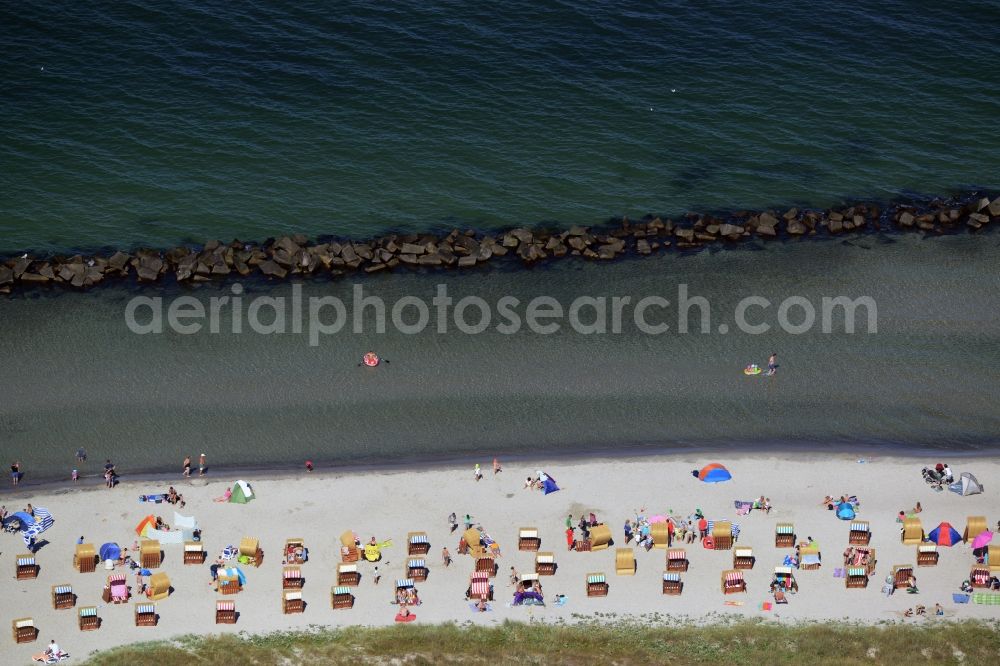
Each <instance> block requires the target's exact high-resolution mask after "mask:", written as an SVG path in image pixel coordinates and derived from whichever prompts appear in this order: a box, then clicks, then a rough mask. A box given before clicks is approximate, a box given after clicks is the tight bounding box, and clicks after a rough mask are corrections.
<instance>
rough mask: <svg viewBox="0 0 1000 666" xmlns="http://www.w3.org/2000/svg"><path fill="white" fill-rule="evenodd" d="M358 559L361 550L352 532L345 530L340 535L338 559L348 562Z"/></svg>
mask: <svg viewBox="0 0 1000 666" xmlns="http://www.w3.org/2000/svg"><path fill="white" fill-rule="evenodd" d="M359 559H361V552H360V551H359V550H358V545H357V542H356V541H355V539H354V532H352V531H351V530H347V531H346V532H344V533H343V534H341V535H340V561H341V562H348V563H350V562H357V561H358V560H359Z"/></svg>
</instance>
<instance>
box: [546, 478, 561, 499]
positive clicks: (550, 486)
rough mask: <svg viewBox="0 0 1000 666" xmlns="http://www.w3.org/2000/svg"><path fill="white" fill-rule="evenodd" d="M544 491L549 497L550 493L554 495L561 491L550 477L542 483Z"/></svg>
mask: <svg viewBox="0 0 1000 666" xmlns="http://www.w3.org/2000/svg"><path fill="white" fill-rule="evenodd" d="M542 490H543V491H544V492H545V494H546V495H548V494H549V493H554V492H555V491H557V490H559V486H557V485H556V482H555V481H554V480H553V479H552V477H549V478H547V479H545V481H544V482H542Z"/></svg>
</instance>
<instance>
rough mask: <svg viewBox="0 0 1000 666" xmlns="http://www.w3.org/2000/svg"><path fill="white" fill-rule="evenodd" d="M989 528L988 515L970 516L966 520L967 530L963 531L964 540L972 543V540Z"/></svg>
mask: <svg viewBox="0 0 1000 666" xmlns="http://www.w3.org/2000/svg"><path fill="white" fill-rule="evenodd" d="M987 529H989V528H988V527H987V524H986V516H969V517H968V518H967V519H966V521H965V532H963V533H962V541H964V542H965V543H972V540H973V539H975V538H976V537H977V536H979V535H980V534H982V533H983V532H985V531H986V530H987Z"/></svg>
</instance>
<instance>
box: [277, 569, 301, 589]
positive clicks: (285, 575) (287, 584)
mask: <svg viewBox="0 0 1000 666" xmlns="http://www.w3.org/2000/svg"><path fill="white" fill-rule="evenodd" d="M305 582H306V579H305V578H303V577H302V567H297V566H296V567H284V568H283V569H282V571H281V589H283V590H301V589H302V586H303V585H305Z"/></svg>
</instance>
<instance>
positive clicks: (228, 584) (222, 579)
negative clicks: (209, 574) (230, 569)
mask: <svg viewBox="0 0 1000 666" xmlns="http://www.w3.org/2000/svg"><path fill="white" fill-rule="evenodd" d="M215 583H216V589H217V591H218V592H219V594H239V593H240V592H241V591H242V590H243V584H242V583H241V582H240V577H239V575H238V574H236V573H233V574H232V575H229V574H224V573H220V574H219V577H218V578H216V579H215Z"/></svg>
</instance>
